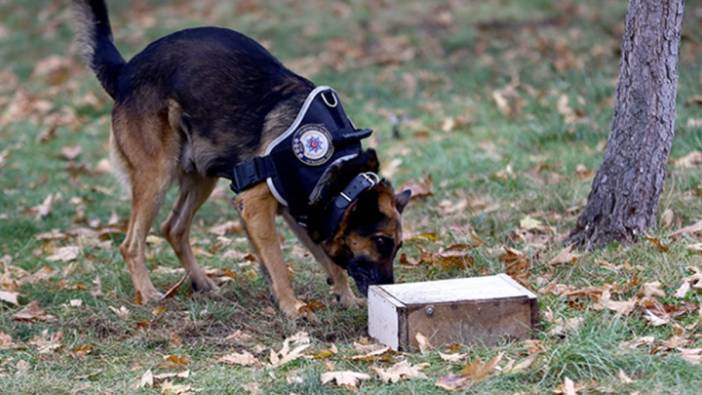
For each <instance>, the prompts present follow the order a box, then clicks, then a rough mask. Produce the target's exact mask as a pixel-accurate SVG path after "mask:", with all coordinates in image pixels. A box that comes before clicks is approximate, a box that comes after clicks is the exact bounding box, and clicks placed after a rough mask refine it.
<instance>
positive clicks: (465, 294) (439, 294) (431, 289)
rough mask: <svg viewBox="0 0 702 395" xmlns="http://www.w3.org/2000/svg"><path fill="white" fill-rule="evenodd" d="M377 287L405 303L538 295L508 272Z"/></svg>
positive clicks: (415, 303) (531, 296) (533, 297)
mask: <svg viewBox="0 0 702 395" xmlns="http://www.w3.org/2000/svg"><path fill="white" fill-rule="evenodd" d="M378 288H380V289H382V290H383V291H385V292H386V293H387V294H388V295H390V296H392V297H393V298H395V299H396V300H397V301H398V302H400V303H401V304H404V305H406V306H407V305H422V304H431V303H450V302H461V301H464V302H465V301H480V300H485V299H502V298H505V299H506V298H528V299H536V295H534V294H533V293H532V292H531V291H529V290H528V289H526V288H524V287H523V286H521V285H520V284H519V283H517V282H516V281H514V280H513V279H512V278H511V277H509V276H508V275H506V274H497V275H494V276H483V277H469V278H456V279H451V280H438V281H426V282H416V283H403V284H388V285H381V286H378Z"/></svg>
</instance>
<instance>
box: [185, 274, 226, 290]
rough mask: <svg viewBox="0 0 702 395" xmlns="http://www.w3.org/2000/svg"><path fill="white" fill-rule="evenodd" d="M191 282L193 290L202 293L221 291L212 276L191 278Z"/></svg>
mask: <svg viewBox="0 0 702 395" xmlns="http://www.w3.org/2000/svg"><path fill="white" fill-rule="evenodd" d="M190 284H191V285H192V287H193V291H195V292H202V293H216V292H217V291H219V287H218V286H217V284H215V282H214V281H212V279H211V278H209V277H207V276H203V277H202V278H197V279H196V278H191V279H190Z"/></svg>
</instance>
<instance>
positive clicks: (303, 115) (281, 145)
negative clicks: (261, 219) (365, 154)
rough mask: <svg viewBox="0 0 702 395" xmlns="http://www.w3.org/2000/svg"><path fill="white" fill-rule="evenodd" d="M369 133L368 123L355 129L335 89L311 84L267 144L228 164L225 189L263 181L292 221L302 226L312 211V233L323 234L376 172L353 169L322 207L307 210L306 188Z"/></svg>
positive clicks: (373, 181)
mask: <svg viewBox="0 0 702 395" xmlns="http://www.w3.org/2000/svg"><path fill="white" fill-rule="evenodd" d="M371 133H372V130H370V129H356V127H355V126H354V125H353V123H352V122H351V120H350V119H349V118H348V116H347V115H346V113H345V112H344V109H343V107H342V105H341V102H340V101H339V98H338V96H337V94H336V91H334V90H333V89H332V88H329V87H326V86H320V87H317V88H315V89H314V90H313V91H312V92H310V94H309V95H308V96H307V98H306V99H305V101H304V103H303V105H302V107H301V108H300V111H299V112H298V114H297V116H296V117H295V120H294V121H293V123H292V124H291V125H290V126H289V127H288V128H287V129H286V130H285V132H283V133H282V134H281V135H280V136H278V137H277V138H276V139H275V140H273V141H272V142H271V143H270V144H268V146H267V147H266V150H265V152H264V154H263V155H262V156H258V157H254V158H252V159H249V160H245V161H243V162H240V163H239V164H237V165H236V166H235V167H234V168H233V170H232V176H231V180H232V183H231V189H232V190H233V191H234V192H235V193H239V192H241V191H244V190H246V189H248V188H250V187H252V186H254V185H256V184H258V183H260V182H263V181H265V182H266V183H267V184H268V187H269V189H270V191H271V193H272V194H273V196H275V198H276V200H278V202H280V203H281V204H282V205H284V206H287V207H288V211H289V212H290V214H291V215H292V217H293V218H294V219H295V221H296V222H297V223H298V224H300V225H302V226H303V227H307V226H308V225H309V224H310V221H311V220H312V217H314V220H313V221H314V226H315V227H316V228H318V229H316V231H317V232H319V235H317V237H314V238H315V239H318V238H321V239H325V238H327V237H329V236H331V235H332V234H333V233H334V232H335V231H336V229H337V228H338V226H339V223H340V221H341V219H342V217H343V214H344V212H345V210H346V209H347V208H348V207H349V206H350V205H351V203H352V202H353V201H354V200H356V199H357V198H358V195H360V193H361V192H363V191H365V190H367V189H369V188H371V187H373V186H374V185H375V184H376V183H377V182H378V180H379V178H378V176H377V175H375V174H374V173H370V174H369V173H363V174H359V175H358V176H356V177H355V178H354V179H353V180H352V181H351V182H350V183H349V184H348V185H347V186H346V188H344V190H343V191H342V192H341V193H340V194H339V195H338V196H335V197H333V198H332V202H331V204H328V205H326V209H325V210H324V211H325V212H324V213H318V212H316V213H313V212H311V211H312V207H310V194H311V193H312V191H313V190H314V188H315V186H317V183H318V182H319V180H320V178H321V177H322V175H323V174H324V172H325V171H326V170H327V168H329V167H330V166H331V165H333V164H335V163H339V162H342V161H346V160H349V159H352V158H354V157H356V156H357V155H359V154H360V153H361V151H362V145H361V140H362V139H364V138H366V137H368V136H370V134H371Z"/></svg>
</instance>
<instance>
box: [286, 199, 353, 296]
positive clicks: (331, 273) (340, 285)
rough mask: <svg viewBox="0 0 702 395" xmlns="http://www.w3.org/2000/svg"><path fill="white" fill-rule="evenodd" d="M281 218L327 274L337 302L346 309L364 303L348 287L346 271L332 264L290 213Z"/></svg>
mask: <svg viewBox="0 0 702 395" xmlns="http://www.w3.org/2000/svg"><path fill="white" fill-rule="evenodd" d="M283 218H285V222H287V224H288V226H290V229H292V231H293V233H295V236H297V239H298V240H300V242H302V244H304V245H305V247H307V249H308V250H309V251H310V252H311V253H312V256H314V258H315V259H316V260H317V262H319V264H320V265H321V266H322V267H323V268H324V270H325V271H326V272H327V276H328V277H327V280H328V282H330V284H329V285H331V286H332V292H333V293H334V295H335V296H336V298H337V301H338V302H339V303H341V304H342V305H343V306H346V307H353V306H362V305H363V304H364V301H363V299H360V298H357V297H356V295H354V294H353V291H352V290H351V287H350V286H349V276H348V274H346V271H345V270H344V269H343V268H342V267H340V266H339V265H337V264H335V263H334V262H332V260H331V258H329V256H328V255H327V253H326V252H324V250H322V247H320V246H319V245H318V244H317V243H315V242H314V241H312V239H311V238H310V236H309V235H308V234H307V231H305V229H304V228H303V227H302V226H300V225H298V224H297V222H295V219H293V217H292V216H291V215H290V213H288V212H287V211H285V212H283Z"/></svg>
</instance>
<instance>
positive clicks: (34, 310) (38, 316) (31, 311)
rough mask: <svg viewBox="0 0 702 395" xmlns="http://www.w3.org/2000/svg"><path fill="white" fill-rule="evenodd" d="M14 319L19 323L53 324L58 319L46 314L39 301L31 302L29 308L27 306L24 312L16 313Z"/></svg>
mask: <svg viewBox="0 0 702 395" xmlns="http://www.w3.org/2000/svg"><path fill="white" fill-rule="evenodd" d="M12 318H13V319H15V320H17V321H46V322H51V321H55V320H56V317H54V316H52V315H50V314H46V312H45V311H44V309H42V308H41V306H39V303H37V301H32V302H30V303H29V304H28V305H27V306H25V307H24V308H23V309H22V310H20V311H18V312H16V313H15V314H14V315H13V316H12Z"/></svg>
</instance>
